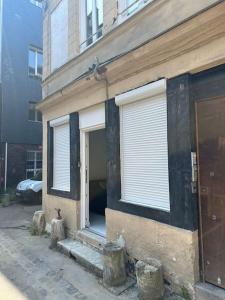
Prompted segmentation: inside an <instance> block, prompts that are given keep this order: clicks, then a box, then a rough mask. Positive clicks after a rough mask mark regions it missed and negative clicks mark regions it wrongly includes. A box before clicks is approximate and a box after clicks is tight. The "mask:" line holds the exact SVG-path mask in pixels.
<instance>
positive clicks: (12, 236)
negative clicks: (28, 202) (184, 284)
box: [0, 204, 136, 300]
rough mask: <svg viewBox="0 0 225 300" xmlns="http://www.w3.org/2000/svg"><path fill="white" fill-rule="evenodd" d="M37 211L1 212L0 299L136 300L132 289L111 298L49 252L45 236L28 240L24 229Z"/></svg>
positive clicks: (66, 260) (14, 209)
mask: <svg viewBox="0 0 225 300" xmlns="http://www.w3.org/2000/svg"><path fill="white" fill-rule="evenodd" d="M37 209H38V207H37V206H22V205H18V204H16V205H13V206H9V207H6V208H0V227H1V228H0V286H1V290H0V299H4V300H8V299H10V300H11V299H13V300H14V299H17V300H20V299H21V300H26V299H29V300H38V299H51V300H62V299H68V300H69V299H82V300H83V299H104V300H107V299H112V300H113V299H136V294H135V290H133V289H131V290H129V291H128V292H126V293H124V294H123V295H121V296H119V297H116V296H114V295H112V294H111V293H109V292H108V291H107V290H105V289H104V288H103V287H102V286H101V285H100V284H99V279H98V278H96V277H95V276H94V275H92V274H90V273H88V272H87V271H85V270H84V269H83V268H82V267H80V266H79V265H77V264H76V263H75V262H73V261H72V259H70V258H68V257H66V256H64V255H63V254H60V253H58V252H57V251H52V250H50V249H49V247H48V246H49V238H48V237H47V236H42V237H37V236H31V235H30V233H29V231H28V230H27V229H26V227H28V226H29V224H30V221H31V219H32V215H33V212H34V211H35V210H37ZM9 227H13V228H9ZM7 289H8V293H7ZM9 292H10V293H9ZM15 295H16V296H15Z"/></svg>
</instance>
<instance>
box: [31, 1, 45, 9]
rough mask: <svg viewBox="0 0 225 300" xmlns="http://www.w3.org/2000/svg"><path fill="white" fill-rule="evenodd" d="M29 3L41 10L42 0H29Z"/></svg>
mask: <svg viewBox="0 0 225 300" xmlns="http://www.w3.org/2000/svg"><path fill="white" fill-rule="evenodd" d="M30 3H32V4H34V5H36V6H38V7H40V8H42V0H30Z"/></svg>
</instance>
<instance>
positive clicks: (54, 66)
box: [49, 0, 69, 73]
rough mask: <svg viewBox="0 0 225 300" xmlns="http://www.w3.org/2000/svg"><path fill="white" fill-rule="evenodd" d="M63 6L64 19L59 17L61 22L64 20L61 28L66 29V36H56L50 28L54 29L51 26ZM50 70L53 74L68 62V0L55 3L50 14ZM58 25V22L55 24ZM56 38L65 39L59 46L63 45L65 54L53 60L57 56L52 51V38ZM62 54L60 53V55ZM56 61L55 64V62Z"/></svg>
mask: <svg viewBox="0 0 225 300" xmlns="http://www.w3.org/2000/svg"><path fill="white" fill-rule="evenodd" d="M63 5H65V11H64V12H66V16H65V19H64V18H62V17H61V20H63V19H64V22H63V27H64V28H66V34H64V35H62V34H61V35H57V34H53V30H52V28H54V26H53V24H54V21H55V19H54V18H56V20H57V13H59V12H60V9H62V8H61V7H62V6H63ZM62 12H63V10H62ZM49 22H50V30H49V32H50V69H51V72H52V73H53V72H54V71H56V70H58V69H59V68H61V67H62V66H63V65H65V64H66V63H67V61H68V58H69V3H68V0H60V1H59V3H57V5H56V6H55V7H54V9H53V10H52V11H51V12H50V21H49ZM56 23H58V22H56ZM56 36H58V37H59V36H60V38H61V39H62V36H64V37H66V41H65V40H64V41H63V42H62V41H60V42H61V44H64V46H65V48H64V50H65V53H63V57H60V59H61V60H60V59H59V58H57V57H56V58H55V56H57V55H56V54H55V53H56V52H54V50H55V49H56V47H53V46H52V45H53V44H54V43H55V40H54V37H56ZM61 54H62V53H61ZM56 61H57V62H56Z"/></svg>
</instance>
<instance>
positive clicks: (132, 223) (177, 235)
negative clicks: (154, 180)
mask: <svg viewBox="0 0 225 300" xmlns="http://www.w3.org/2000/svg"><path fill="white" fill-rule="evenodd" d="M106 224H107V239H108V240H109V241H115V240H117V239H118V238H119V237H120V236H122V237H123V238H124V239H125V245H126V250H127V252H128V254H129V255H130V256H131V257H133V258H135V259H137V260H145V259H146V258H148V257H153V258H157V259H159V260H160V261H161V262H162V264H163V268H164V275H165V278H166V279H167V280H168V281H169V282H170V283H171V284H172V285H173V286H174V287H175V289H176V290H177V291H178V292H180V287H182V286H185V287H186V288H187V289H188V290H189V292H190V293H191V294H193V293H194V289H193V285H194V283H196V282H197V281H198V280H199V270H198V265H199V261H198V260H199V257H198V253H199V251H198V232H197V231H195V232H192V231H188V230H184V229H180V228H177V227H173V226H169V225H166V224H162V223H159V222H156V221H153V220H149V219H145V218H142V217H138V216H133V215H130V214H126V213H123V212H118V211H115V210H111V209H107V210H106Z"/></svg>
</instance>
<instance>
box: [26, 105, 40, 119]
mask: <svg viewBox="0 0 225 300" xmlns="http://www.w3.org/2000/svg"><path fill="white" fill-rule="evenodd" d="M28 120H29V121H33V122H41V121H42V115H41V112H40V111H38V110H37V109H36V103H35V102H30V103H29V115H28Z"/></svg>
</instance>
